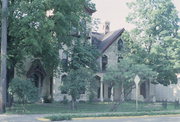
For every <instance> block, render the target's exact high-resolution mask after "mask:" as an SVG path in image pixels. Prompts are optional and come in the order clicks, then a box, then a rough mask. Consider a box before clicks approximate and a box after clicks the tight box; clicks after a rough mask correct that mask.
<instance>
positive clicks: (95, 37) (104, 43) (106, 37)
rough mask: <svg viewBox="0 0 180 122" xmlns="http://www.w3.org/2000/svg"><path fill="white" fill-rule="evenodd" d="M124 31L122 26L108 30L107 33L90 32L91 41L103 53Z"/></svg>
mask: <svg viewBox="0 0 180 122" xmlns="http://www.w3.org/2000/svg"><path fill="white" fill-rule="evenodd" d="M123 32H124V28H122V29H119V30H116V31H113V32H109V33H107V34H102V33H97V32H92V41H93V44H94V46H96V47H97V48H98V49H99V51H100V52H101V53H104V52H105V51H106V49H108V47H109V46H111V44H113V42H114V41H116V40H117V39H118V37H119V36H121V34H122V33H123Z"/></svg>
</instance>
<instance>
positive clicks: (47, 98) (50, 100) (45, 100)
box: [43, 96, 52, 103]
mask: <svg viewBox="0 0 180 122" xmlns="http://www.w3.org/2000/svg"><path fill="white" fill-rule="evenodd" d="M43 102H44V103H52V99H51V98H49V97H48V96H44V97H43Z"/></svg>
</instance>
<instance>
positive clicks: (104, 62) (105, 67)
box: [102, 55, 108, 71]
mask: <svg viewBox="0 0 180 122" xmlns="http://www.w3.org/2000/svg"><path fill="white" fill-rule="evenodd" d="M107 64H108V57H107V56H106V55H104V56H103V57H102V71H106V69H107Z"/></svg>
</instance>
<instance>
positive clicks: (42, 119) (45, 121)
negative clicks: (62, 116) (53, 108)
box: [37, 118, 51, 122]
mask: <svg viewBox="0 0 180 122" xmlns="http://www.w3.org/2000/svg"><path fill="white" fill-rule="evenodd" d="M37 120H39V121H44V122H48V121H51V120H50V119H45V118H37Z"/></svg>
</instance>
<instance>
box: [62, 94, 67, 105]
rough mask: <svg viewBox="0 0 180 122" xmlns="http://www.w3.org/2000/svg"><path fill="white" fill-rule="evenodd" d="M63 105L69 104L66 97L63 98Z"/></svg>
mask: <svg viewBox="0 0 180 122" xmlns="http://www.w3.org/2000/svg"><path fill="white" fill-rule="evenodd" d="M62 103H63V104H68V99H67V97H66V96H64V97H63V101H62Z"/></svg>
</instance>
